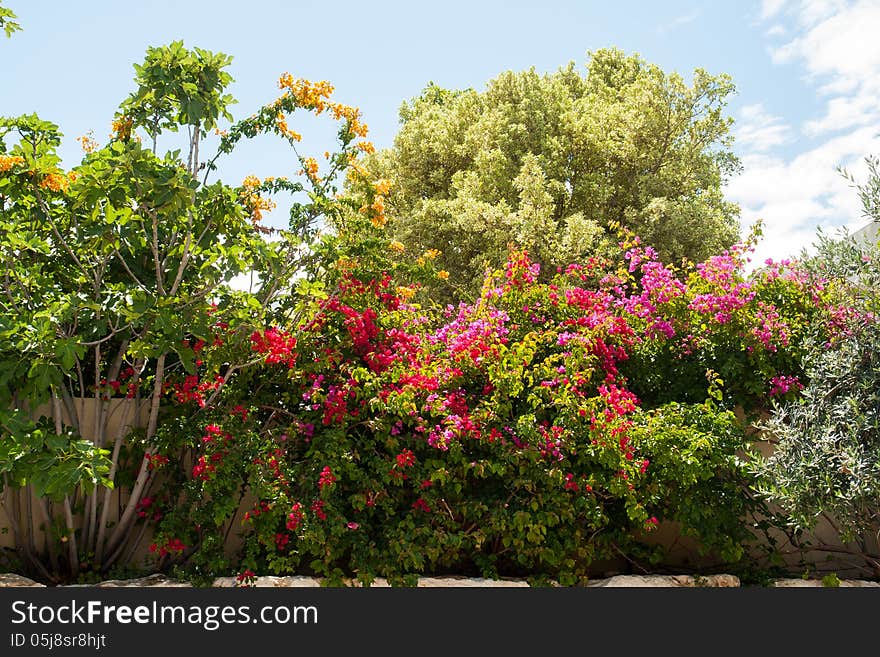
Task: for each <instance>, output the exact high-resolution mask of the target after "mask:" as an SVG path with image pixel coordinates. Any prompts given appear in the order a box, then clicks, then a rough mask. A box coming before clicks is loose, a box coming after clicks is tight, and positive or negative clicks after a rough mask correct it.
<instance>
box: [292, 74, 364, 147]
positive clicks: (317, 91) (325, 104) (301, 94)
mask: <svg viewBox="0 0 880 657" xmlns="http://www.w3.org/2000/svg"><path fill="white" fill-rule="evenodd" d="M278 86H279V88H281V89H285V92H284V93H285V95H286V94H288V93H289V94H291V95H292V96H293V97H294V98H295V99H296V101H297V103H299V105H300V106H301V107H303V108H305V109H309V110H314V112H315V114H320V113H321V112H323V111H324V110H328V111H329V112H330V113H331V114H332V115H333V118H334V119H336V120H337V121H341V120H342V119H345V120H346V121H348V125H349V132H350V133H351V134H352V135H357V136H358V137H366V136H367V124H366V123H362V122H361V111H360V110H359V109H358V108H357V107H352V106H351V105H345V104H344V103H334V102H330V96H332V95H333V91H334V88H333V85H332V84H330V83H329V82H327V81H326V80H321V81H320V82H312V81H310V80H305V79H302V78H295V77H293V76H292V75H291V74H290V73H285V74H284V75H282V76H281V77H280V78H279V79H278ZM276 105H277V102H276ZM367 145H368V146H367ZM369 146H372V144H369V142H365V147H369Z"/></svg>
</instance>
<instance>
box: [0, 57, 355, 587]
mask: <svg viewBox="0 0 880 657" xmlns="http://www.w3.org/2000/svg"><path fill="white" fill-rule="evenodd" d="M230 61H231V58H230V57H228V56H226V55H224V54H222V53H216V54H215V53H210V52H207V51H204V50H200V49H197V48H196V49H193V50H189V49H187V48H184V46H183V44H182V43H181V42H173V43H171V44H170V45H168V46H163V47H159V48H150V49H149V50H148V52H147V57H146V60H145V62H144V64H143V65H142V66H136V67H135V68H136V71H137V77H136V82H137V89H136V90H135V91H134V92H133V93H132V94H131V96H130V97H129V98H128V99H126V100H125V101H124V102H123V103H122V105H121V107H120V110H119V112H118V113H117V115H116V118H115V120H114V121H113V129H114V136H113V137H112V139H111V140H110V141H109V143H107V144H106V145H104V146H100V145H99V144H98V143H97V142H95V141H94V140H92V139H91V138H89V137H81V138H80V139H79V140H80V142H81V144H82V146H83V149H84V150H85V151H86V154H85V156H84V158H83V161H82V163H81V164H79V165H78V166H76V167H74V168H73V170H72V171H70V172H65V171H63V170H62V169H61V168H60V158H59V156H58V155H57V152H56V151H57V148H58V146H59V145H60V143H61V133H60V131H59V129H58V126H56V125H54V124H52V123H50V122H48V121H44V120H41V119H40V118H39V117H37V116H36V115H29V116H20V117H13V118H2V117H0V511H4V512H5V517H6V518H7V519H8V520H9V529H10V530H11V533H12V534H13V537H14V541H15V545H16V547H17V549H18V553H19V555H20V557H21V560H22V562H23V565H24V567H25V569H26V570H27V571H28V572H31V573H34V574H36V575H37V576H39V577H41V578H42V579H43V580H45V581H54V582H57V581H63V580H65V579H66V578H69V577H76V576H77V575H78V574H79V572H81V571H84V570H89V571H92V572H101V573H106V572H107V570H108V569H109V568H111V567H113V566H114V565H115V564H120V563H124V562H125V561H126V559H127V558H128V557H129V556H130V555H132V554H134V553H135V552H136V550H137V547H138V544H139V542H141V541H142V540H143V538H144V536H145V531H144V528H145V527H146V521H142V520H141V519H140V517H141V516H140V515H139V508H140V507H139V506H138V505H139V504H141V505H143V504H144V500H148V499H149V496H150V494H151V492H150V491H151V490H152V489H155V488H157V487H161V486H162V483H157V479H158V477H157V473H156V472H155V471H154V470H155V468H154V465H155V464H154V462H153V460H152V457H153V456H154V455H156V454H157V450H158V447H159V445H158V441H160V440H161V439H162V438H161V437H162V431H161V430H162V429H163V423H165V422H167V421H169V417H170V420H171V421H173V420H174V411H171V410H169V404H168V403H167V402H169V401H172V402H173V400H174V399H175V398H177V399H178V400H180V399H181V398H184V399H186V400H187V401H190V402H193V401H194V402H198V405H196V406H195V412H196V413H199V412H201V409H202V408H210V406H211V403H212V401H213V400H214V399H216V398H218V397H219V396H220V395H221V392H222V390H223V388H224V386H225V384H226V383H227V382H228V381H229V380H230V379H231V378H232V377H233V376H234V375H235V374H236V372H238V371H240V370H241V369H243V368H244V367H245V366H247V365H250V364H253V363H251V362H250V361H252V360H253V356H252V354H251V353H250V351H249V348H248V346H249V339H250V335H251V333H252V332H253V331H254V330H255V329H256V328H258V327H261V326H262V325H263V323H264V322H266V321H268V319H267V318H268V317H269V316H270V315H271V314H272V313H273V312H276V310H277V308H279V307H281V308H283V309H286V310H291V309H292V310H295V308H296V304H295V298H296V296H297V293H296V292H295V290H292V289H291V282H292V281H294V280H296V279H297V278H298V277H300V275H301V274H302V273H303V272H304V271H307V270H309V268H310V267H313V266H314V264H313V263H314V260H315V257H314V253H313V250H312V248H311V245H312V243H313V240H314V239H315V238H316V236H317V232H318V226H319V225H321V224H332V223H334V220H333V216H335V215H337V214H340V211H339V209H338V207H337V206H338V202H337V201H336V200H335V195H336V192H337V188H336V186H335V185H336V183H335V182H334V179H335V174H334V172H338V171H344V169H345V166H346V165H347V163H348V162H350V161H351V158H352V157H354V154H355V150H356V149H355V146H354V144H353V140H354V139H355V137H356V132H358V133H359V132H364V129H363V128H362V124H360V123H359V122H358V120H357V119H358V113H357V111H356V110H355V109H354V108H348V107H347V106H343V105H340V104H333V105H332V109H334V110H335V111H336V113H338V114H339V115H340V123H341V125H340V130H339V141H340V144H341V150H340V152H338V153H336V154H334V155H333V156H332V160H331V163H332V164H333V167H334V168H332V169H331V170H330V171H329V172H328V173H327V174H325V175H324V176H323V177H321V178H318V177H317V175H303V172H300V174H299V175H297V174H296V172H295V171H294V174H293V176H292V177H291V178H287V177H283V176H279V177H277V178H267V179H266V180H263V181H260V180H259V179H257V178H255V177H254V176H248V177H247V178H246V179H245V180H244V181H243V183H241V184H240V185H234V186H233V185H229V184H225V183H223V182H222V181H217V182H209V181H208V178H209V176H210V174H212V173H213V172H216V171H217V168H218V158H220V157H221V156H224V155H229V154H232V153H233V152H234V150H235V147H236V145H237V144H238V143H239V142H241V141H242V140H244V139H248V138H252V137H255V136H257V135H259V134H275V135H276V136H280V137H282V138H284V139H286V140H287V141H289V142H291V144H293V143H294V142H295V141H297V138H298V135H297V134H296V133H293V132H292V131H291V130H290V129H289V128H288V127H287V117H288V116H289V115H291V114H293V113H294V112H295V111H296V110H298V109H301V110H305V111H315V110H316V105H317V104H318V103H322V104H324V103H326V100H327V97H329V94H330V93H331V92H332V89H331V88H324V87H321V88H318V89H317V91H316V92H315V93H312V92H313V91H314V89H313V87H314V85H312V84H311V83H309V82H307V81H301V80H294V79H293V78H291V77H290V76H289V75H287V74H285V76H284V77H283V78H282V83H284V84H287V85H288V86H290V87H291V91H290V92H285V93H284V94H283V95H282V96H281V97H280V98H278V99H276V100H274V101H272V102H271V103H269V104H267V105H266V106H264V107H262V108H260V109H258V111H257V112H256V113H255V114H253V115H252V116H250V117H249V118H246V119H243V120H240V121H238V122H236V123H234V124H232V125H231V126H230V127H229V129H228V130H227V131H218V132H220V140H219V145H218V149H217V153H216V154H215V155H214V156H212V157H211V158H210V159H206V160H203V161H201V162H200V158H199V146H200V142H202V141H203V140H204V139H205V136H206V132H207V130H209V129H211V128H213V127H215V126H216V124H217V122H218V121H219V120H221V119H227V120H228V119H231V116H230V115H229V113H228V110H227V107H228V105H230V104H231V103H232V102H234V101H233V99H232V98H231V97H230V96H228V95H227V94H225V93H224V92H225V89H226V87H227V86H228V84H229V83H230V82H231V81H232V78H231V76H230V75H229V74H228V73H227V72H226V71H225V70H224V69H225V68H226V67H227V66H228V65H229V63H230ZM282 86H283V85H282ZM343 118H344V120H342V119H343ZM181 131H185V132H186V133H187V139H186V143H185V144H184V148H183V149H182V150H173V151H170V152H167V153H165V154H164V155H162V154H157V152H156V142H157V137H162V138H163V139H164V136H165V135H166V133H168V132H171V133H179V132H181ZM144 133H145V134H146V136H147V138H148V140H149V142H151V143H150V144H149V145H147V144H145V143H142V135H143V134H144ZM171 138H173V136H172V137H171ZM297 159H298V160H299V164H300V165H301V166H302V167H303V169H304V170H309V171H311V169H312V163H313V162H314V160H312V159H311V158H305V157H302V156H300V155H299V154H297ZM284 192H287V193H290V194H293V195H294V198H302V197H305V199H303V200H300V201H299V202H295V203H293V204H292V207H291V211H290V221H289V224H288V227H287V228H286V229H285V230H281V231H277V235H276V237H277V238H278V239H275V240H272V241H269V240H265V239H263V237H262V234H261V233H263V232H266V229H264V228H262V227H261V226H260V223H259V220H260V218H261V211H263V210H265V209H267V208H270V207H271V202H270V201H269V198H268V196H270V195H272V194H276V193H284ZM245 272H254V273H255V275H256V276H257V278H258V279H259V280H260V281H263V282H265V284H263V285H260V286H259V288H258V289H257V290H256V291H255V292H253V293H251V292H243V291H238V290H235V289H233V288H232V287H231V286H230V284H229V283H230V281H231V280H232V278H233V277H235V276H236V275H239V274H242V273H245ZM206 344H207V345H213V346H214V350H215V351H217V350H219V351H218V352H217V354H216V357H215V358H213V360H208V359H207V358H206V357H205V356H203V355H202V353H201V350H202V349H203V348H204V345H206ZM218 345H219V346H218ZM241 345H244V348H239V347H241ZM126 397H127V398H129V399H131V400H133V401H135V402H143V405H144V406H145V407H146V409H147V411H146V413H145V415H146V416H147V419H146V421H145V422H144V423H143V424H144V425H145V426H142V427H140V429H138V430H136V431H135V432H134V433H133V434H131V435H127V431H126V426H127V424H126V423H127V421H128V420H129V419H133V415H134V414H133V413H132V408H131V406H132V404H125V403H123V404H119V403H118V402H120V401H124V399H125V398H126ZM86 398H88V399H90V400H91V402H92V404H91V406H92V408H95V409H96V410H95V412H94V417H95V420H94V421H93V420H91V419H89V420H88V421H86V419H85V418H86V417H89V418H90V417H91V414H85V413H83V410H82V409H83V407H84V406H83V402H82V400H84V399H86ZM171 406H173V404H171ZM41 407H42V408H43V409H48V410H47V415H48V417H46V418H44V419H41V420H35V419H34V415H36V413H35V412H34V411H36V410H38V409H40V408H41ZM120 407H121V408H122V410H121V411H117V412H119V413H121V415H122V417H121V421H120V422H119V427H120V429H119V430H118V431H113V432H111V431H110V426H111V425H110V422H109V418H110V415H111V413H112V412H114V411H113V408H116V409H119V408H120ZM191 410H192V409H191V408H187V409H185V411H184V412H189V411H191ZM135 412H136V411H135ZM177 412H178V413H179V412H180V411H179V410H178V411H177ZM129 414H131V415H129ZM129 424H131V422H129ZM175 465H177V466H178V467H181V465H182V462H181V464H175ZM114 488H115V489H117V491H119V497H118V500H113V499H112V497H111V496H112V489H114ZM32 505H33V509H32V508H31V507H32ZM31 510H32V511H33V512H32V513H31ZM40 527H42V529H43V530H45V532H46V535H47V536H48V540H47V541H46V542H45V543H43V542H41V541H40V540H39V538H38V531H37V530H38V529H39V528H40Z"/></svg>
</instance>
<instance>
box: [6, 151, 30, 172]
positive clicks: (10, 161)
mask: <svg viewBox="0 0 880 657" xmlns="http://www.w3.org/2000/svg"><path fill="white" fill-rule="evenodd" d="M16 164H24V158H23V157H21V156H20V155H2V154H0V173H3V172H4V171H9V170H10V169H11V168H12V167H14V166H15V165H16Z"/></svg>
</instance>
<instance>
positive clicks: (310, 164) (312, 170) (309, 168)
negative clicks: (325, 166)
mask: <svg viewBox="0 0 880 657" xmlns="http://www.w3.org/2000/svg"><path fill="white" fill-rule="evenodd" d="M303 165H304V167H305V174H306V175H307V176H308V177H309V178H311V179H312V180H313V181H314V182H318V181H319V180H321V179H320V178H318V161H317V160H316V159H315V158H313V157H307V158H305V159H304V160H303Z"/></svg>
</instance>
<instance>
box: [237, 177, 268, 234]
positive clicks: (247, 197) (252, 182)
mask: <svg viewBox="0 0 880 657" xmlns="http://www.w3.org/2000/svg"><path fill="white" fill-rule="evenodd" d="M267 180H270V179H269V178H267ZM241 186H242V187H243V188H244V190H243V191H242V193H241V196H242V198H243V199H244V202H245V205H247V207H248V208H249V209H250V212H251V221H253V222H254V224H256V223H257V222H258V221H262V219H263V212H271V211H272V210H274V209H275V207H276V206H275V202H274V201H272V200H271V199H268V198H264V197H262V196H260V195H259V194H258V193H257V192H256V191H255V190H256V188H257V187H259V186H260V179H259V178H257V177H256V176H245V178H244V180H242V181H241Z"/></svg>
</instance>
